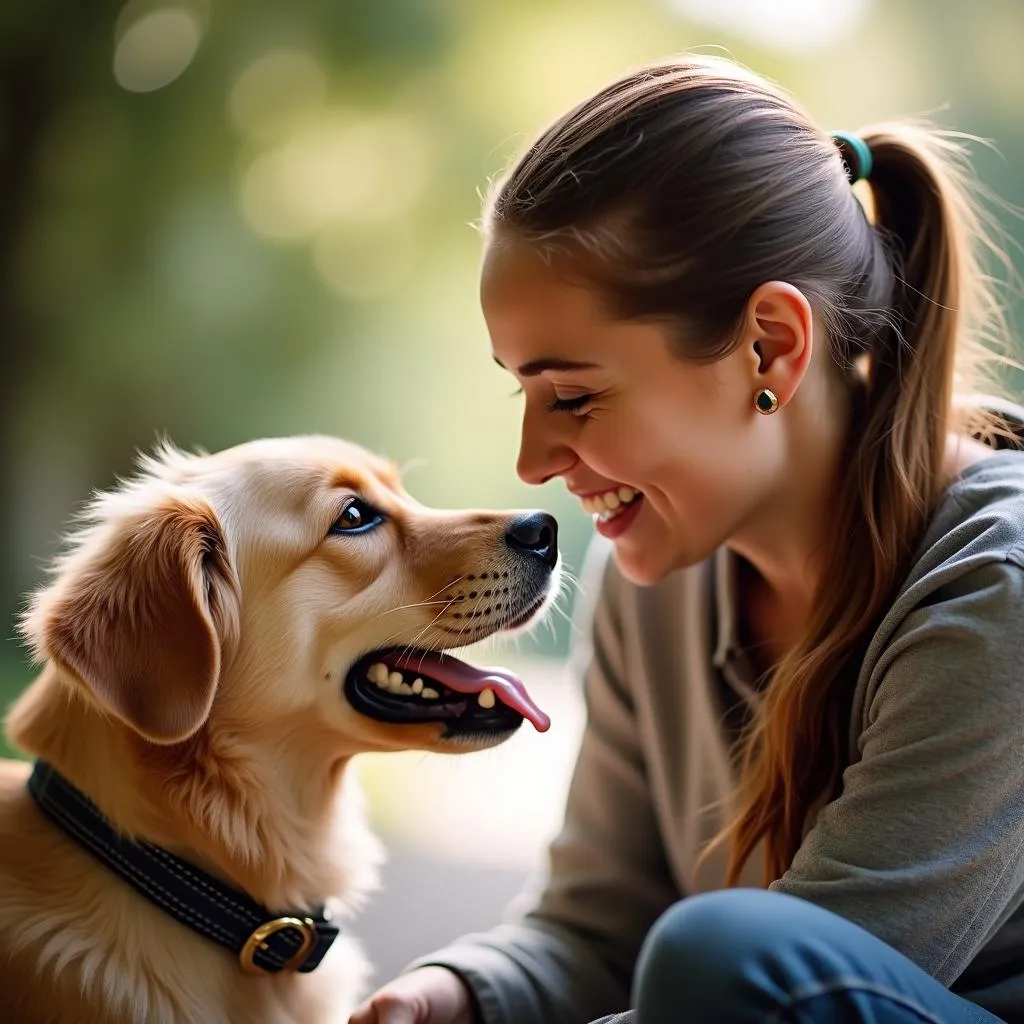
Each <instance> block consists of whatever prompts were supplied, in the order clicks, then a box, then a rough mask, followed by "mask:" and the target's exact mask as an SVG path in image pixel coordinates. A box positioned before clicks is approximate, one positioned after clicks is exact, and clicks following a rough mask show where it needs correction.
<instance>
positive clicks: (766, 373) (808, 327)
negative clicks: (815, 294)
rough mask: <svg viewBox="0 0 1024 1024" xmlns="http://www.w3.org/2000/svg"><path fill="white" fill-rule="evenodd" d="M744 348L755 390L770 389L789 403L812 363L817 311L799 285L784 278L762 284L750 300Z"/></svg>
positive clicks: (781, 399) (746, 311) (747, 307)
mask: <svg viewBox="0 0 1024 1024" xmlns="http://www.w3.org/2000/svg"><path fill="white" fill-rule="evenodd" d="M743 347H744V349H745V350H746V351H747V353H748V355H749V359H748V362H749V365H750V372H751V385H752V391H753V392H755V393H756V392H757V391H759V390H760V389H761V388H769V389H770V390H771V391H773V392H774V393H775V395H776V397H777V398H778V400H779V404H780V405H786V404H787V403H788V402H789V401H790V400H791V399H792V397H793V395H794V394H795V393H796V390H797V388H798V387H799V386H800V382H801V381H802V380H803V377H804V374H805V373H806V372H807V368H808V366H810V362H811V353H812V351H813V348H814V313H813V311H812V309H811V304H810V302H808V301H807V297H806V296H805V295H804V293H803V292H802V291H800V289H799V288H796V287H794V286H793V285H791V284H788V283H787V282H785V281H767V282H765V283H764V284H762V285H759V286H758V287H757V288H756V289H755V290H754V291H753V293H752V294H751V296H750V298H749V299H748V300H747V305H746V309H745V314H744V324H743Z"/></svg>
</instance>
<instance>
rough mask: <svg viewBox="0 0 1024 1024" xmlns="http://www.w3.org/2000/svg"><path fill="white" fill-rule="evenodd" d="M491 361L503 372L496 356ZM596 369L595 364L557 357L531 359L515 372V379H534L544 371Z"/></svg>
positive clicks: (570, 371)
mask: <svg viewBox="0 0 1024 1024" xmlns="http://www.w3.org/2000/svg"><path fill="white" fill-rule="evenodd" d="M493 359H494V361H495V362H496V363H497V364H498V365H499V366H500V367H501V368H502V369H503V370H504V369H506V366H505V364H504V363H503V362H502V361H501V360H500V359H499V358H498V357H497V356H494V357H493ZM597 368H598V366H597V363H585V362H580V361H579V360H577V359H559V358H558V357H557V356H552V357H551V358H548V359H531V360H530V361H529V362H528V363H523V365H522V366H520V367H519V369H518V370H516V371H515V372H516V376H517V377H536V376H538V375H540V374H542V373H543V372H544V371H545V370H560V371H562V372H563V373H572V372H573V371H576V370H596V369H597Z"/></svg>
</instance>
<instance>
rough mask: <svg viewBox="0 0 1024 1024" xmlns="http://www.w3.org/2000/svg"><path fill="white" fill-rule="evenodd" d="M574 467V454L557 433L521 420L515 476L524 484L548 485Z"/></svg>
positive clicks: (526, 420) (527, 420)
mask: <svg viewBox="0 0 1024 1024" xmlns="http://www.w3.org/2000/svg"><path fill="white" fill-rule="evenodd" d="M575 464H576V453H575V452H574V451H573V450H572V448H571V447H569V445H567V444H566V443H565V441H564V439H562V438H560V437H559V436H558V433H557V432H556V431H552V430H543V429H541V428H540V427H539V426H538V425H535V424H531V423H530V422H529V419H528V418H524V420H523V431H522V437H521V438H520V442H519V459H518V460H517V462H516V472H517V473H518V474H519V479H520V480H522V481H523V483H526V484H543V483H547V481H548V480H551V479H552V478H553V477H556V476H561V475H562V474H563V473H566V472H568V471H569V469H571V468H572V467H573V466H574V465H575Z"/></svg>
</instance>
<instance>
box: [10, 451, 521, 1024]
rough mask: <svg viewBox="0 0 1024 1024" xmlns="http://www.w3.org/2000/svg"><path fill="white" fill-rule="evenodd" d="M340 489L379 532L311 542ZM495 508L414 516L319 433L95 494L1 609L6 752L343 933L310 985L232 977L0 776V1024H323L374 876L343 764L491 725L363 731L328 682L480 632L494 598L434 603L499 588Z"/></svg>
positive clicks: (445, 745)
mask: <svg viewBox="0 0 1024 1024" xmlns="http://www.w3.org/2000/svg"><path fill="white" fill-rule="evenodd" d="M353 494H358V495H360V496H361V497H362V498H364V499H366V500H367V501H369V502H370V503H371V504H372V505H373V506H375V507H376V508H378V509H379V510H380V511H381V512H383V513H384V515H385V516H386V518H387V520H388V521H387V524H386V525H385V526H383V527H381V528H379V529H376V530H373V531H371V532H368V533H366V534H363V535H360V536H340V537H339V536H335V535H329V531H330V528H331V526H332V524H333V523H334V522H335V521H336V519H337V517H338V515H339V510H340V509H341V507H342V505H343V503H344V501H345V500H346V498H347V496H351V495H353ZM512 515H513V513H493V512H476V511H473V512H440V511H436V510H432V509H428V508H425V507H424V506H422V505H419V504H418V503H416V502H415V501H413V500H412V499H411V498H410V497H409V496H408V494H406V492H405V491H404V490H403V488H402V486H401V483H400V481H399V478H398V475H397V473H396V472H395V470H394V469H393V468H392V467H391V466H390V464H388V463H386V462H385V461H384V460H382V459H380V458H377V457H375V456H373V455H372V454H370V453H368V452H366V451H364V450H363V449H361V448H358V447H356V446H354V445H350V444H347V443H345V442H342V441H338V440H335V439H331V438H325V437H306V438H290V439H273V440H266V441H257V442H253V443H250V444H247V445H241V446H239V447H237V448H233V449H229V450H227V451H225V452H221V453H219V454H216V455H186V454H183V453H181V452H178V451H175V450H174V449H172V448H170V447H167V448H165V449H163V450H162V451H161V452H160V453H159V454H158V455H157V456H156V457H154V458H152V459H148V460H145V461H144V464H143V467H142V473H141V474H140V476H139V477H138V478H137V479H135V480H133V481H131V482H129V483H126V484H124V485H123V486H121V487H120V488H118V489H117V490H115V491H112V492H111V493H109V494H106V495H102V496H100V497H99V498H98V499H97V500H96V501H95V502H94V503H93V504H92V506H91V508H90V510H89V512H88V514H87V516H86V518H85V522H84V524H83V525H82V526H81V528H80V529H79V530H78V531H77V533H75V534H74V535H73V536H72V538H71V543H70V546H69V551H68V553H67V554H66V555H65V556H63V557H62V558H61V559H60V561H59V562H58V564H57V566H56V569H55V572H54V576H53V580H52V582H51V584H50V585H49V586H48V587H46V588H45V589H44V590H42V591H41V592H40V593H38V594H37V595H36V596H35V598H34V600H33V601H32V604H31V606H30V608H29V611H28V612H27V614H26V616H25V620H24V632H25V635H26V636H27V638H28V639H29V641H30V642H31V644H32V645H33V648H34V650H35V653H36V654H37V656H38V657H39V659H40V661H42V662H44V663H45V664H44V668H43V670H42V672H41V674H40V676H39V677H38V678H37V679H36V680H35V681H34V682H33V683H32V685H31V686H30V687H29V689H28V690H27V691H26V692H25V693H24V695H23V696H22V697H21V698H20V699H19V700H18V702H17V703H16V704H15V706H14V707H13V709H12V710H11V712H10V713H9V715H8V718H7V730H8V734H9V736H10V737H11V740H12V742H13V743H14V744H15V745H17V746H18V747H19V748H20V749H22V750H24V751H25V752H26V753H27V754H30V755H32V756H35V757H40V758H43V759H45V760H48V761H49V762H51V763H52V764H53V765H54V766H55V767H56V768H57V769H58V770H59V771H61V772H62V773H63V774H64V775H65V776H67V777H68V778H69V779H70V780H71V781H72V782H74V783H75V785H77V786H78V787H79V788H80V789H81V790H83V791H84V792H86V793H87V794H88V795H89V796H91V797H92V798H93V799H94V800H95V801H96V802H97V803H98V804H99V805H100V807H101V809H102V810H103V811H104V813H105V814H106V815H107V816H108V817H109V818H110V819H112V820H113V821H114V822H115V823H116V824H117V825H118V826H119V827H120V828H122V829H123V830H124V831H125V832H127V833H128V834H131V835H133V836H136V837H143V838H146V839H148V840H149V841H151V842H154V843H157V844H160V845H162V846H164V847H166V848H168V849H171V850H174V851H175V852H177V853H179V854H180V855H182V856H184V857H186V858H187V859H189V860H191V861H192V862H194V863H196V864H198V865H200V866H202V867H203V868H205V869H206V870H208V871H211V872H213V873H214V874H216V875H218V876H220V877H222V878H224V879H226V880H228V881H230V882H231V883H233V884H234V885H236V886H238V887H240V888H242V889H244V890H245V891H247V892H248V893H249V894H250V895H252V896H253V897H254V898H256V899H258V900H260V901H261V902H263V903H264V904H266V905H267V906H269V907H272V908H303V907H311V906H315V905H318V904H322V903H324V902H325V900H330V899H334V900H335V901H337V904H336V909H337V911H338V914H339V917H340V920H341V924H342V928H343V935H342V937H341V938H339V940H338V941H337V942H336V943H335V945H334V947H333V948H332V950H331V952H330V953H329V954H328V956H327V957H326V959H325V960H324V962H323V964H322V965H321V966H320V967H319V968H318V969H317V970H316V971H314V972H312V973H309V974H304V975H300V974H278V975H275V976H272V977H252V976H250V975H246V974H244V973H243V972H242V971H241V969H240V968H239V965H238V962H237V960H236V959H235V958H234V957H233V956H232V954H231V953H230V952H228V951H227V950H225V949H223V948H222V947H220V946H218V945H216V944H214V943H211V942H210V941H208V940H207V939H205V938H203V937H201V936H199V935H197V934H196V933H194V932H192V931H191V930H190V929H188V928H186V927H184V926H182V925H181V924H179V923H178V922H176V921H175V920H173V919H172V918H171V917H169V916H167V915H166V914H165V913H163V912H162V911H161V910H159V909H158V908H156V907H155V906H153V905H152V904H150V903H149V902H148V901H147V900H145V899H144V898H143V897H141V896H140V895H138V894H137V893H136V892H135V891H134V890H133V889H132V888H130V887H129V886H128V885H126V884H125V883H124V882H122V881H121V880H120V879H119V878H117V877H116V876H115V875H114V874H112V873H111V872H110V871H108V870H107V869H106V868H104V867H103V866H102V865H100V864H99V863H97V862H96V861H95V860H94V859H93V858H92V857H91V856H90V855H89V854H88V853H86V852H85V851H83V850H82V849H80V848H79V847H78V846H76V845H75V844H74V843H72V842H70V841H69V840H68V839H67V838H66V837H65V836H64V835H63V834H62V833H61V832H60V831H58V830H57V829H56V828H55V827H54V826H53V825H52V824H50V823H49V822H48V821H46V820H45V819H44V818H43V817H42V816H41V815H40V813H39V811H38V810H37V808H36V807H35V806H34V805H33V804H32V802H31V801H30V799H29V797H28V796H27V794H26V791H25V781H26V778H27V774H28V765H27V764H24V763H18V762H0V1003H2V1005H0V1017H2V1019H4V1020H11V1021H17V1022H18V1024H50V1022H53V1024H57V1022H59V1024H97V1022H99V1021H103V1022H105V1024H127V1022H132V1024H135V1022H141V1021H145V1022H146V1024H172V1022H174V1024H179V1022H186V1021H187V1022H199V1021H201V1022H203V1024H237V1022H242V1021H245V1022H247V1024H278V1022H285V1021H289V1022H290V1021H295V1022H299V1021H301V1022H303V1024H318V1022H328V1021H330V1022H343V1021H346V1020H347V1019H348V1014H349V1012H350V1011H351V1009H352V1008H353V1006H354V1002H355V999H356V998H357V995H358V994H359V990H360V987H361V985H362V982H363V978H364V975H365V967H364V961H363V959H362V957H361V954H360V953H359V950H358V948H357V946H356V945H355V944H354V943H352V942H351V940H349V939H348V938H347V937H346V935H345V931H347V929H346V917H348V916H349V915H350V914H351V912H352V911H353V909H355V908H357V907H358V906H359V904H360V900H361V899H362V897H363V896H364V895H365V894H366V893H367V892H368V891H369V890H370V888H372V886H373V885H374V881H375V870H376V866H377V864H378V862H379V848H378V845H377V843H376V841H375V840H374V838H373V837H372V836H371V835H370V833H369V832H368V831H367V829H366V827H365V825H364V820H363V811H362V807H361V803H360V800H361V798H360V794H359V792H358V788H357V787H356V786H355V783H354V780H353V779H352V778H351V773H350V772H349V770H348V769H349V764H350V761H351V759H352V757H353V756H354V755H355V754H357V753H360V752H362V751H371V750H373V751H388V750H400V749H408V748H420V749H424V750H451V751H456V750H470V749H475V748H478V747H481V746H487V745H489V744H490V743H493V742H500V740H502V739H504V738H506V736H507V734H503V735H501V736H497V737H492V738H489V739H488V738H482V739H480V740H479V741H474V742H473V743H466V742H463V743H461V744H460V743H456V742H453V741H445V740H442V738H441V732H442V728H441V726H440V725H438V724H436V723H435V724H420V725H401V726H398V725H388V724H384V723H381V722H377V721H374V720H372V719H370V718H367V717H365V716H363V715H360V714H358V713H357V712H356V711H355V710H354V709H353V708H352V707H351V706H350V705H349V704H348V703H347V701H346V700H345V698H344V695H343V691H342V682H343V679H344V677H345V673H346V671H347V669H348V667H349V665H350V664H351V663H352V662H353V660H354V659H355V658H356V657H358V656H359V655H361V654H362V653H364V652H366V651H368V650H371V649H374V648H377V647H381V646H385V645H392V644H415V645H416V646H418V647H434V648H452V647H456V646H461V645H463V644H467V643H471V642H473V641H475V640H479V639H481V638H483V637H484V636H486V635H488V634H489V633H492V632H494V631H495V630H497V629H502V628H504V627H505V626H506V625H507V624H508V622H510V621H511V619H512V618H513V617H514V614H513V611H510V610H509V601H511V600H512V599H511V598H508V599H506V601H505V603H504V604H500V603H499V602H494V603H493V604H494V607H493V608H490V607H489V608H488V609H487V613H486V614H484V612H483V609H482V608H479V606H476V607H477V608H478V614H477V615H476V616H475V617H474V618H472V619H470V618H468V617H467V616H465V615H462V614H458V612H459V609H460V608H461V609H462V610H463V611H465V610H466V609H467V608H468V607H470V605H467V604H466V599H467V597H468V594H469V592H470V588H471V587H472V584H469V583H466V582H464V580H465V577H467V576H471V575H476V576H479V575H480V573H482V572H499V571H500V572H505V573H507V574H508V576H507V580H506V581H505V582H507V584H508V585H509V586H510V592H511V593H512V594H513V595H514V594H515V592H516V583H517V582H518V581H517V578H516V576H517V564H516V563H515V562H514V560H513V559H511V557H510V552H509V549H508V548H507V546H506V545H505V543H504V540H503V538H504V535H505V531H506V529H507V527H508V524H509V521H510V518H511V517H512ZM523 585H524V586H525V585H526V584H525V582H524V584H523ZM534 586H535V585H534ZM460 602H461V604H460ZM488 603H490V602H488Z"/></svg>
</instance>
